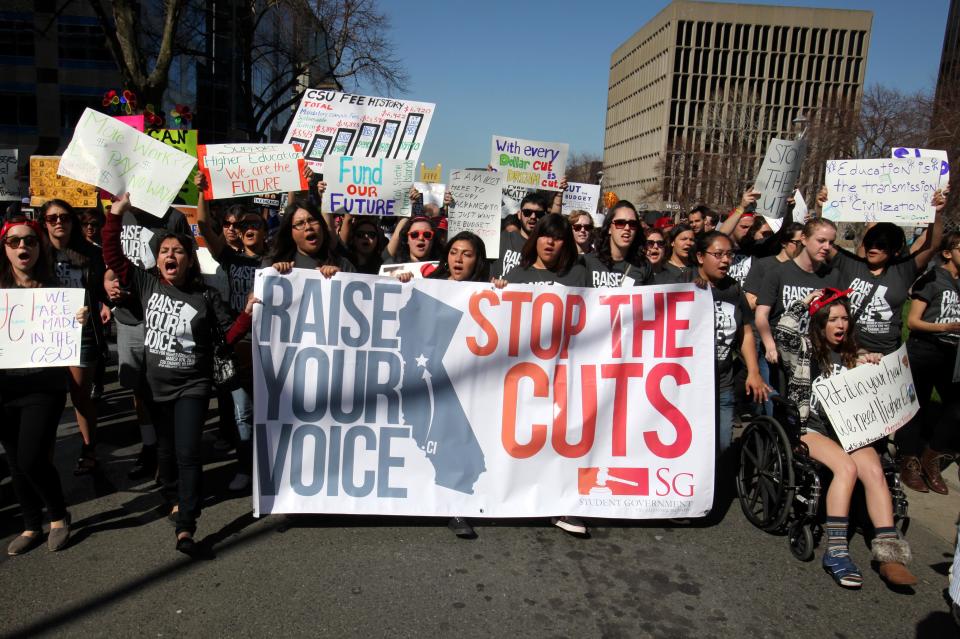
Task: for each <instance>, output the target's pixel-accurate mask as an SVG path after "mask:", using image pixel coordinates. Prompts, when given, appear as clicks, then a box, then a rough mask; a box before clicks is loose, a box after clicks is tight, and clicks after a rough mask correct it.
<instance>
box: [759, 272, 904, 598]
mask: <svg viewBox="0 0 960 639" xmlns="http://www.w3.org/2000/svg"><path fill="white" fill-rule="evenodd" d="M849 292H850V291H849V290H846V291H839V290H837V289H833V288H826V289H823V290H820V291H814V292H813V293H810V294H809V295H807V296H806V297H805V298H804V299H802V300H797V301H795V302H794V303H793V304H792V305H791V306H790V307H789V308H788V309H787V310H786V312H785V313H784V314H783V316H782V317H781V318H780V323H779V324H778V325H777V327H776V329H775V330H774V336H775V337H776V342H777V347H778V351H779V355H780V360H781V362H783V365H784V368H785V371H786V373H787V377H788V382H787V400H788V401H790V402H793V403H794V404H796V406H797V409H798V412H799V414H800V424H801V429H800V432H801V441H802V442H803V443H804V444H806V445H807V448H808V449H809V451H810V457H812V458H813V459H815V460H816V461H818V462H820V463H822V464H824V465H825V466H826V467H827V468H829V469H830V470H831V471H832V472H833V481H831V482H830V487H829V489H828V490H827V499H826V507H827V521H826V525H825V529H826V533H827V548H826V550H825V552H824V555H823V567H824V569H825V570H826V571H827V572H828V573H830V576H832V577H833V579H834V580H835V581H836V582H837V583H838V584H839V585H841V586H844V587H846V588H859V587H860V586H861V584H862V582H863V576H862V575H861V573H860V570H859V569H858V568H857V567H856V565H854V563H853V561H852V560H851V558H850V554H849V551H848V548H847V527H848V523H849V518H848V513H849V510H850V499H851V496H852V495H853V489H854V487H855V486H856V483H857V480H858V479H859V480H860V481H861V482H862V483H863V487H864V492H865V493H866V500H867V512H868V513H869V515H870V520H871V522H872V523H873V526H874V531H875V536H874V539H873V543H872V549H873V560H874V561H876V562H877V563H878V564H879V572H880V576H881V578H883V579H884V580H885V581H886V582H887V583H889V584H891V585H894V586H908V585H913V584H916V583H917V579H916V577H914V576H913V574H911V573H910V571H909V570H908V569H907V566H906V564H907V562H908V561H909V560H910V546H909V545H908V544H907V542H906V540H903V539H900V535H899V533H898V532H897V529H896V527H895V526H894V521H893V507H892V503H891V497H890V490H889V488H888V487H887V483H886V479H885V477H884V474H883V469H882V467H881V463H880V456H879V455H878V454H877V450H876V449H875V448H873V446H869V445H868V446H864V447H863V448H859V449H857V450H855V451H853V452H851V453H847V452H845V451H844V449H843V447H841V446H840V444H839V441H838V439H837V437H836V435H835V434H834V432H833V428H832V426H831V425H830V422H829V421H828V419H827V417H826V414H825V413H824V411H823V408H822V407H821V406H820V405H819V403H818V402H817V401H816V399H815V396H814V394H813V393H812V392H811V389H812V385H813V382H814V381H815V380H817V379H819V378H821V377H827V376H829V375H832V374H835V373H838V372H840V371H841V370H842V369H844V368H853V367H855V366H857V365H859V364H865V363H870V364H876V363H877V362H878V361H879V359H880V356H879V355H877V354H876V353H866V354H863V355H860V356H858V355H857V341H856V336H855V330H854V327H853V326H852V325H851V322H850V305H849V300H848V298H847V295H848V294H849ZM805 314H809V316H810V325H809V329H808V331H807V332H806V334H804V333H801V332H800V328H799V327H800V325H801V320H802V318H803V316H804V315H805Z"/></svg>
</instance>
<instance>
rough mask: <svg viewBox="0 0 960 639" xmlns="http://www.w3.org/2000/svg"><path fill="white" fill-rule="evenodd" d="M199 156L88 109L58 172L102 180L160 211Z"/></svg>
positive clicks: (136, 202) (141, 204) (150, 209)
mask: <svg viewBox="0 0 960 639" xmlns="http://www.w3.org/2000/svg"><path fill="white" fill-rule="evenodd" d="M196 163H197V159H196V158H194V157H191V156H189V155H187V154H186V153H184V152H183V151H179V150H177V149H175V148H173V147H171V146H167V145H166V144H164V143H163V142H160V141H159V140H155V139H153V138H152V137H150V136H149V135H144V134H143V133H141V132H139V131H137V130H136V129H134V128H133V127H131V126H129V125H127V124H124V123H123V122H121V121H120V120H117V119H116V118H112V117H110V116H109V115H105V114H103V113H97V112H96V111H94V110H93V109H89V108H88V109H85V110H84V112H83V115H82V116H80V121H79V122H78V123H77V127H76V129H74V132H73V138H72V139H71V140H70V144H69V145H68V146H67V150H66V151H64V152H63V156H62V157H61V158H60V168H59V169H58V170H57V173H58V174H59V175H64V176H66V177H68V178H71V179H74V180H79V181H80V182H85V183H87V184H93V185H94V186H99V187H100V188H101V189H103V190H105V191H107V192H108V193H112V194H114V195H117V196H120V195H123V194H124V193H127V192H129V193H130V202H131V203H132V204H133V205H134V206H135V207H137V208H139V209H143V210H144V211H146V212H147V213H150V214H152V215H156V216H157V217H162V216H163V215H164V214H165V213H166V212H167V209H169V208H170V204H171V203H172V202H173V200H174V198H175V197H177V195H178V193H179V192H180V187H182V186H183V183H184V181H186V179H187V177H188V176H189V175H190V172H191V171H192V170H193V167H194V165H196Z"/></svg>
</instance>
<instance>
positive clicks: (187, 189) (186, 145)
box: [146, 129, 200, 206]
mask: <svg viewBox="0 0 960 639" xmlns="http://www.w3.org/2000/svg"><path fill="white" fill-rule="evenodd" d="M146 134H147V135H149V136H150V137H151V138H153V139H154V140H159V141H161V142H163V143H164V144H166V145H167V146H172V147H173V148H175V149H178V150H180V151H183V152H184V153H186V154H187V155H189V156H190V157H194V158H195V157H197V131H196V129H190V130H188V131H184V130H183V129H149V130H148V131H146ZM199 170H200V169H199V167H197V166H194V167H193V169H192V170H191V171H190V175H188V176H187V180H186V182H184V183H183V186H182V187H180V192H179V193H177V197H175V198H174V199H173V203H174V204H187V205H189V206H196V205H197V198H198V197H199V193H198V192H197V185H196V184H195V183H194V178H196V177H197V171H199Z"/></svg>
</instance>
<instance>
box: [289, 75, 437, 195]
mask: <svg viewBox="0 0 960 639" xmlns="http://www.w3.org/2000/svg"><path fill="white" fill-rule="evenodd" d="M434 107H435V105H433V104H430V103H429V102H412V101H410V100H394V99H392V98H375V97H370V96H365V95H354V94H350V93H340V92H339V91H330V90H326V89H307V91H306V92H305V93H304V94H303V99H302V100H301V101H300V106H299V108H298V109H297V112H296V114H294V116H293V119H292V120H291V121H290V128H289V129H288V130H287V136H286V137H285V138H284V139H283V141H284V143H285V144H300V145H302V147H301V148H302V150H303V155H304V157H305V158H306V160H307V164H309V165H310V168H312V169H313V170H314V171H317V172H320V171H322V170H323V163H324V161H325V160H326V159H327V158H329V157H336V156H341V155H346V156H353V157H366V158H384V159H392V160H412V161H413V162H414V165H416V162H417V160H419V159H420V151H421V150H422V148H423V141H424V140H425V139H426V137H427V130H428V129H429V128H430V120H431V118H432V117H433V110H434ZM324 177H327V176H326V175H324ZM410 181H411V182H413V178H411V179H410Z"/></svg>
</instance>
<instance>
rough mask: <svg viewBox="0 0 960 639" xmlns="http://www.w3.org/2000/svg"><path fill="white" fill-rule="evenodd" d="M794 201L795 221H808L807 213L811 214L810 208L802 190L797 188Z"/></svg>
mask: <svg viewBox="0 0 960 639" xmlns="http://www.w3.org/2000/svg"><path fill="white" fill-rule="evenodd" d="M793 203H794V204H793V221H794V222H801V223H802V222H806V221H807V215H809V214H810V208H809V207H808V206H807V201H806V200H805V199H804V197H803V193H801V192H800V189H797V190H796V191H795V192H794V194H793ZM768 221H769V220H768Z"/></svg>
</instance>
